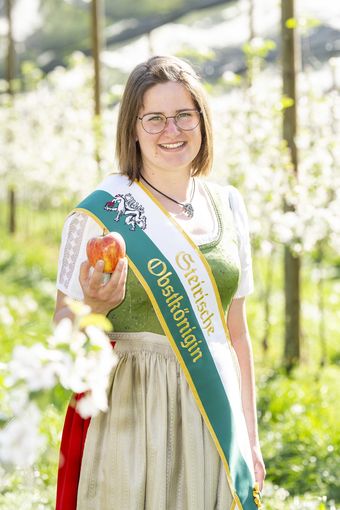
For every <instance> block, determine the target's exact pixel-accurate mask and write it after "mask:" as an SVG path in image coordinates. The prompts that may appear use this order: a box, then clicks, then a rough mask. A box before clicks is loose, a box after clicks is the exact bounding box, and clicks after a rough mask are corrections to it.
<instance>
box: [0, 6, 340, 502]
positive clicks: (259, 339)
mask: <svg viewBox="0 0 340 510" xmlns="http://www.w3.org/2000/svg"><path fill="white" fill-rule="evenodd" d="M339 34H340V10H339V5H338V3H337V2H330V1H329V2H326V1H322V0H295V1H294V0H281V1H279V0H229V1H228V0H227V1H221V0H215V1H214V0H171V1H169V0H162V2H159V1H156V0H139V1H138V2H136V1H133V0H125V1H124V2H122V1H120V0H105V1H104V0H87V1H86V0H67V1H66V0H0V40H1V46H0V55H1V60H0V177H1V186H0V236H1V237H0V239H1V241H0V338H1V343H0V369H1V371H0V405H1V411H0V421H1V423H2V425H1V428H0V458H1V457H2V462H1V466H0V509H6V510H12V509H18V508H20V510H26V509H27V510H28V509H39V510H40V509H52V508H53V502H54V493H55V483H56V471H57V463H58V447H59V440H60V433H61V428H62V423H63V417H64V412H65V407H66V405H67V402H68V399H69V398H70V392H69V391H67V390H65V389H64V388H63V387H62V386H61V385H60V384H58V383H57V382H55V384H50V385H48V384H46V386H45V387H44V388H38V389H37V388H35V387H34V385H33V386H32V388H33V389H32V388H31V389H30V390H29V392H28V393H29V398H30V400H31V401H32V402H33V401H34V402H35V405H36V407H35V409H36V412H37V413H38V414H39V416H38V415H36V414H34V415H31V416H30V417H29V418H28V419H27V418H25V419H24V420H23V419H22V418H21V422H20V420H19V418H20V416H19V415H20V412H21V411H20V409H21V407H20V405H16V407H15V406H14V408H13V396H11V395H12V394H11V392H9V390H8V384H7V382H6V366H7V364H8V362H10V360H11V357H12V351H13V349H14V348H15V347H16V346H19V345H20V346H21V345H24V346H27V347H33V346H35V345H36V344H37V343H38V344H43V345H44V344H46V339H47V338H48V337H49V335H51V332H52V314H53V309H54V299H55V278H56V271H57V261H58V246H59V242H60V236H61V229H62V225H63V222H64V220H65V217H66V216H67V214H68V213H69V212H70V211H71V210H72V208H73V207H74V206H75V205H76V204H77V203H78V202H79V200H80V199H81V198H82V197H83V196H84V195H86V194H87V193H88V192H89V191H91V190H92V189H93V187H94V186H95V185H96V184H97V183H98V182H100V180H101V179H102V178H103V177H104V176H105V175H107V174H108V173H110V172H112V171H117V166H116V162H115V156H114V148H115V126H116V119H117V109H118V105H119V100H120V97H121V94H122V91H123V87H124V84H125V81H126V79H127V76H128V74H129V72H130V71H131V70H132V68H133V67H134V66H135V65H136V64H138V63H139V62H141V61H143V60H145V59H147V58H148V57H150V56H152V55H159V54H173V55H176V56H179V57H182V58H185V59H187V60H188V61H189V62H190V63H191V64H192V65H193V66H194V68H195V69H196V70H197V72H198V73H199V74H200V76H201V77H202V81H203V83H204V86H205V88H206V91H207V94H208V96H209V101H210V105H211V109H212V116H213V126H214V135H215V160H214V168H213V172H212V175H211V179H212V180H215V181H217V182H220V183H222V184H227V183H230V184H232V185H234V186H236V187H237V188H238V189H239V190H240V192H241V193H242V195H243V197H244V200H245V203H246V206H247V210H248V215H249V221H250V230H251V239H252V250H253V266H254V278H255V292H254V293H253V294H252V295H251V296H250V297H249V298H248V299H247V308H248V320H249V326H250V331H251V335H252V339H253V345H254V356H255V365H256V376H257V387H258V390H257V398H258V412H259V425H260V435H261V441H262V447H263V454H264V457H265V460H266V464H267V472H268V474H267V482H266V488H265V502H266V506H265V508H266V509H267V510H281V509H299V510H300V509H315V510H323V509H332V510H334V509H336V508H340V482H339V480H340V454H339V451H340V432H339V431H340V427H339V423H340V411H339V404H336V402H339V401H340V386H339V375H340V368H339V362H340V347H339V345H340V342H339V340H340V334H339V322H338V318H339V304H340V281H339V277H340V258H339V253H340V221H339V209H340V207H339V206H340V173H339V111H340V110H339V94H338V87H339V83H340V58H339V50H340V37H339ZM31 369H32V378H34V377H38V375H39V373H40V370H41V363H40V365H39V363H38V362H37V361H34V359H33V357H32V363H31ZM9 400H11V402H9ZM13 417H16V418H18V420H17V421H16V422H15V423H16V427H13V426H12V428H10V427H9V424H10V423H14V422H13ZM25 434H26V436H25V437H26V438H27V436H28V437H29V438H30V440H29V441H28V442H27V440H26V442H24V441H23V440H22V437H23V436H24V435H25ZM30 434H31V436H30ZM37 434H39V437H38V436H37ZM28 444H29V446H27V445H28ZM6 448H7V450H6V452H7V453H6V455H5V454H4V451H5V449H6ZM207 510H208V509H207Z"/></svg>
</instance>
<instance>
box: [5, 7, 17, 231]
mask: <svg viewBox="0 0 340 510" xmlns="http://www.w3.org/2000/svg"><path fill="white" fill-rule="evenodd" d="M5 7H6V17H7V24H8V32H7V56H6V81H7V92H8V94H9V95H10V96H11V97H13V94H14V88H13V80H14V77H15V49H14V40H13V24H12V0H6V5H5ZM11 104H12V101H10V105H9V108H11ZM9 170H10V169H9ZM7 195H8V204H7V207H8V227H7V228H8V232H9V233H10V234H14V233H15V231H16V206H15V204H16V200H15V187H14V185H11V186H9V187H8V193H7Z"/></svg>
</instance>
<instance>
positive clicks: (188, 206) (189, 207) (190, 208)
mask: <svg viewBox="0 0 340 510" xmlns="http://www.w3.org/2000/svg"><path fill="white" fill-rule="evenodd" d="M182 207H183V210H184V214H186V215H187V216H188V218H192V217H193V215H194V208H193V206H192V205H191V204H182Z"/></svg>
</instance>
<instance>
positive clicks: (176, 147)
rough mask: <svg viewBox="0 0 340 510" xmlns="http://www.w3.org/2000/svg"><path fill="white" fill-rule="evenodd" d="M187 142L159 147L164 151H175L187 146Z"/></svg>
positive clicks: (164, 144) (165, 144)
mask: <svg viewBox="0 0 340 510" xmlns="http://www.w3.org/2000/svg"><path fill="white" fill-rule="evenodd" d="M185 143H186V142H177V143H160V144H159V146H160V147H161V148H162V149H167V150H174V149H180V148H181V147H183V146H184V145H185Z"/></svg>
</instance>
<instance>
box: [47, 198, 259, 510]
mask: <svg viewBox="0 0 340 510" xmlns="http://www.w3.org/2000/svg"><path fill="white" fill-rule="evenodd" d="M210 198H211V203H212V209H213V211H214V213H215V215H216V218H217V224H218V229H217V230H218V231H217V232H216V233H214V236H213V237H214V239H213V240H212V241H210V242H207V243H206V244H204V245H200V246H199V247H200V250H201V251H202V253H203V255H204V256H205V257H206V259H207V261H208V263H209V265H210V267H211V269H212V272H213V274H214V277H215V280H216V284H217V286H218V289H219V292H220V297H221V301H222V305H223V307H224V309H225V310H227V308H228V306H229V304H230V302H231V299H232V298H233V296H235V292H236V290H237V289H240V266H241V270H242V260H241V264H240V258H241V257H240V255H241V256H242V252H240V244H239V242H238V241H237V236H236V232H235V224H234V221H233V215H232V213H231V210H230V207H229V203H228V200H225V201H223V200H222V199H220V198H219V196H218V195H214V197H212V196H211V197H210ZM241 200H242V199H241ZM241 205H242V204H241ZM243 209H244V205H243ZM89 221H90V220H89ZM91 221H92V220H91ZM72 222H74V223H75V226H72ZM79 224H82V225H84V224H85V222H84V220H83V219H82V218H79V217H77V216H75V217H74V219H71V220H70V228H69V231H70V232H71V233H72V232H73V234H72V235H73V238H72V236H71V241H72V243H73V246H74V244H75V242H76V241H77V239H75V236H78V235H80V234H79V232H81V229H80V228H78V227H79ZM239 224H240V225H241V226H242V221H241V222H240V223H239ZM82 228H83V227H82ZM92 235H93V232H92V234H91V236H92ZM65 238H66V241H65V242H64V246H65V248H64V251H65V252H67V243H68V237H67V235H66V236H65ZM247 242H248V243H249V239H248V241H247ZM84 245H86V239H82V246H84ZM244 246H245V245H243V249H244ZM241 250H242V247H241ZM73 252H74V249H73ZM248 253H250V252H248ZM81 255H82V254H81V253H80V254H79V257H80V258H81ZM64 262H65V261H64ZM248 262H249V257H248ZM248 262H247V263H248ZM62 263H63V259H61V264H62ZM67 268H68V267H67ZM250 269H251V266H250ZM65 274H68V273H65ZM247 278H248V281H249V292H251V290H252V289H251V287H252V281H251V280H252V273H251V272H247ZM242 285H243V289H244V288H245V284H244V282H243V284H242ZM64 287H65V285H64ZM64 287H63V286H62V285H60V287H59V288H60V290H62V291H63V292H65V293H67V292H66V291H67V289H66V287H65V289H64ZM238 292H239V291H238ZM109 319H110V320H111V322H112V324H113V333H112V341H113V342H114V351H115V353H116V354H117V356H118V363H117V365H116V366H115V367H114V368H113V370H112V374H111V378H110V385H109V388H108V401H109V409H108V411H107V412H106V413H100V414H99V415H98V416H96V417H94V418H91V420H86V421H85V420H81V419H80V418H79V416H78V415H76V413H75V412H74V411H73V409H72V408H71V409H70V408H69V410H68V415H69V420H68V421H66V423H65V427H64V434H63V441H62V447H61V452H62V454H63V453H64V461H65V462H64V463H63V465H61V468H60V470H59V479H58V488H57V507H56V508H57V510H74V509H75V508H76V509H77V510H231V509H233V508H234V502H233V495H232V493H231V490H230V487H229V483H228V480H227V476H226V474H225V470H224V467H223V464H222V461H221V459H220V457H219V454H218V452H217V449H216V446H215V444H214V442H213V440H212V437H211V435H210V432H209V430H208V429H207V427H206V425H205V423H204V421H203V418H202V416H201V414H200V411H199V409H198V407H197V404H196V402H195V399H194V396H193V395H192V393H191V390H190V388H189V385H188V383H187V381H186V378H185V375H184V373H183V371H182V369H181V367H180V365H179V363H178V361H177V359H176V356H175V354H174V352H173V350H172V348H171V345H170V343H169V341H168V339H167V338H166V337H165V336H164V334H163V331H162V328H161V326H160V324H159V322H158V319H157V317H156V314H155V312H154V310H153V308H152V305H151V303H150V301H149V298H148V296H147V294H146V292H145V291H144V289H143V287H142V285H141V284H140V283H139V282H138V280H137V278H136V277H135V276H134V274H133V273H132V272H131V271H129V273H128V281H127V289H126V295H125V299H124V301H123V303H122V304H121V305H120V306H119V307H118V308H117V309H115V310H114V311H113V312H112V314H110V315H109ZM235 363H237V362H236V361H235ZM211 398H214V396H213V395H211ZM72 429H73V433H72ZM77 431H79V434H78V435H77ZM65 458H66V459H65ZM69 465H72V467H71V469H68V466H69ZM67 473H71V476H68V474H67ZM78 480H79V481H78ZM69 482H70V483H71V485H70V486H69V487H68V484H69ZM65 503H66V504H65ZM66 507H67V508H66Z"/></svg>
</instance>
